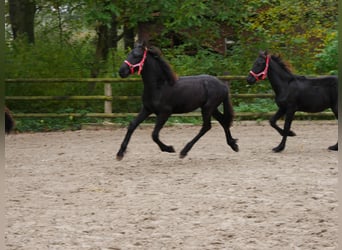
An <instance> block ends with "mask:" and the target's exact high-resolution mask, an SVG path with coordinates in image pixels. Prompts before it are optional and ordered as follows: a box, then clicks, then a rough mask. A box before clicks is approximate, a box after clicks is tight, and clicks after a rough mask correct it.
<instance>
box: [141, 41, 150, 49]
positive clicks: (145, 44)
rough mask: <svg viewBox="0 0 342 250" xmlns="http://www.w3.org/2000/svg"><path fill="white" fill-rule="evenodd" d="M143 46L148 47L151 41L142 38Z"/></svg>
mask: <svg viewBox="0 0 342 250" xmlns="http://www.w3.org/2000/svg"><path fill="white" fill-rule="evenodd" d="M141 46H142V47H144V48H148V47H149V46H150V45H149V42H148V41H146V40H142V41H141Z"/></svg>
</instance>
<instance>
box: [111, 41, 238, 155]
mask: <svg viewBox="0 0 342 250" xmlns="http://www.w3.org/2000/svg"><path fill="white" fill-rule="evenodd" d="M135 72H138V74H141V76H142V80H143V83H144V90H143V94H142V104H143V105H142V108H141V111H140V113H139V114H138V116H137V117H136V118H135V119H134V120H133V121H131V123H130V124H129V126H128V130H127V133H126V136H125V138H124V140H123V142H122V144H121V147H120V149H119V151H118V153H117V159H118V160H121V159H122V158H123V156H124V153H125V151H126V148H127V145H128V142H129V140H130V138H131V135H132V133H133V132H134V130H135V129H136V128H137V126H138V125H139V124H140V123H141V122H143V121H144V120H145V119H146V118H147V117H148V116H150V115H151V114H153V113H154V114H156V122H155V127H154V130H153V132H152V138H153V141H154V142H155V143H157V144H158V146H159V148H160V149H161V151H164V152H170V153H172V152H175V150H174V148H173V147H172V146H168V145H165V144H164V143H163V142H161V141H160V140H159V132H160V130H161V129H162V127H163V126H164V124H165V123H166V121H167V120H168V118H169V117H170V116H171V115H172V114H175V113H178V114H179V113H187V112H191V111H193V110H195V109H197V108H201V111H202V119H203V125H202V128H201V130H200V131H199V133H198V134H197V135H196V136H195V137H194V138H193V139H192V140H191V141H190V142H188V143H187V144H186V145H185V147H184V148H183V149H182V151H181V152H180V157H181V158H183V157H185V156H186V155H187V153H188V152H189V151H190V149H191V148H192V147H193V145H194V144H195V143H196V142H197V141H198V140H199V139H200V138H201V137H202V136H203V135H204V134H205V133H206V132H207V131H208V130H210V128H211V116H213V117H214V118H215V119H217V120H218V121H219V123H220V124H221V126H222V127H223V129H224V132H225V134H226V140H227V143H228V145H229V146H230V147H231V148H232V149H233V150H234V151H238V149H239V148H238V145H237V144H236V139H234V138H233V137H232V136H231V133H230V130H229V128H230V127H231V124H232V121H233V108H232V105H231V102H230V99H229V92H228V87H227V86H226V85H225V84H223V83H222V82H221V81H220V80H219V79H217V78H216V77H213V76H209V75H198V76H186V77H180V78H177V77H176V75H175V74H174V72H173V71H172V69H171V67H170V65H169V64H168V63H167V62H166V61H165V60H164V59H163V58H162V57H161V52H160V50H159V49H158V48H156V47H146V45H145V44H144V43H143V44H137V45H136V46H135V47H134V49H133V50H132V51H131V52H130V53H129V54H128V56H127V59H126V60H125V61H124V63H123V64H122V65H121V67H120V70H119V74H120V76H121V77H123V78H125V77H128V76H129V75H130V74H134V73H135ZM221 103H222V104H223V110H224V113H223V114H222V113H221V112H220V111H219V110H218V106H219V105H220V104H221Z"/></svg>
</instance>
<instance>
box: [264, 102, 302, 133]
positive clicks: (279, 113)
mask: <svg viewBox="0 0 342 250" xmlns="http://www.w3.org/2000/svg"><path fill="white" fill-rule="evenodd" d="M285 113H286V110H284V109H282V108H279V109H278V111H277V112H276V113H275V114H274V115H273V116H272V117H271V119H270V125H271V127H272V128H274V129H275V130H277V131H278V133H279V134H280V135H282V136H283V135H284V130H283V129H281V128H280V127H279V126H278V125H277V121H278V120H279V119H280V118H281V117H283V116H284V115H285ZM295 135H296V133H295V132H293V131H291V130H289V132H288V134H287V136H295Z"/></svg>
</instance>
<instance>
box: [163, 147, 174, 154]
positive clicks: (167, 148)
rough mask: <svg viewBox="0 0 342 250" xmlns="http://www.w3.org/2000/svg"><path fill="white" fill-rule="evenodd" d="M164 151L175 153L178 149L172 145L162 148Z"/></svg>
mask: <svg viewBox="0 0 342 250" xmlns="http://www.w3.org/2000/svg"><path fill="white" fill-rule="evenodd" d="M161 150H162V151H163V152H168V153H175V152H176V150H175V149H174V148H173V147H172V146H166V147H164V148H162V149H161Z"/></svg>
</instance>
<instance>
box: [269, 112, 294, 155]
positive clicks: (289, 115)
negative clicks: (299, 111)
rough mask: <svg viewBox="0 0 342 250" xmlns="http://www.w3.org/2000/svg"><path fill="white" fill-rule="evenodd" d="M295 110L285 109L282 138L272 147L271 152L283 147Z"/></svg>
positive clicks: (278, 150)
mask: <svg viewBox="0 0 342 250" xmlns="http://www.w3.org/2000/svg"><path fill="white" fill-rule="evenodd" d="M294 114H295V112H294V111H287V112H286V116H285V124H284V130H283V138H282V140H281V142H280V144H279V145H278V146H277V147H275V148H273V152H276V153H278V152H281V151H283V150H284V149H285V144H286V139H287V136H288V134H289V131H290V128H291V123H292V120H293V117H294Z"/></svg>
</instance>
